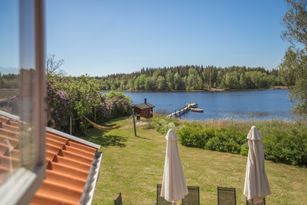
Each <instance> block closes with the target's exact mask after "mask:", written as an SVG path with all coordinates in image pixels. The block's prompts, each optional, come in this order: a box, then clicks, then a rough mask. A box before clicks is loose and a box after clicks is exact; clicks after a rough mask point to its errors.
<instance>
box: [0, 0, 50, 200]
mask: <svg viewBox="0 0 307 205" xmlns="http://www.w3.org/2000/svg"><path fill="white" fill-rule="evenodd" d="M29 4H30V6H29ZM32 6H33V7H32ZM29 8H30V9H29ZM19 16H20V22H19V24H20V31H19V35H20V41H21V42H20V47H22V46H23V42H22V41H23V40H22V37H21V36H22V35H23V32H24V29H25V28H26V29H28V27H27V26H28V25H23V24H25V23H26V21H28V20H29V19H27V18H28V16H31V17H33V19H31V20H34V21H31V20H30V22H32V23H33V24H32V25H30V27H31V29H33V30H32V33H33V35H34V36H33V39H34V42H33V43H34V45H33V49H34V56H33V57H34V59H31V60H32V61H33V62H34V66H35V74H34V76H33V81H34V82H35V84H36V86H34V92H33V93H34V96H35V98H34V101H33V107H32V109H33V110H32V113H33V114H32V119H33V122H34V123H35V125H36V126H34V127H33V138H34V139H35V140H36V142H37V144H36V146H38V153H37V154H38V156H37V160H36V163H35V165H34V167H33V168H32V169H31V170H29V169H25V168H23V167H19V168H17V170H16V171H15V172H14V173H13V174H12V175H11V176H10V177H9V178H8V179H7V180H6V181H5V182H4V183H3V184H2V185H1V186H0V204H6V205H11V204H12V205H14V204H28V203H29V202H30V201H31V200H32V198H33V196H34V194H35V193H36V191H37V189H38V188H39V187H40V185H41V184H42V182H43V180H44V177H45V125H46V123H45V122H46V114H45V111H46V109H45V96H46V90H45V89H46V83H45V41H44V36H45V35H44V25H45V22H44V0H19ZM31 17H29V18H31ZM28 22H29V21H28ZM20 51H21V52H20V59H21V58H22V55H25V54H24V53H22V52H24V51H25V49H22V48H20ZM21 66H22V65H21ZM21 75H22V73H21ZM21 77H22V76H21ZM21 86H22V85H21ZM2 114H3V113H2ZM7 117H12V118H14V117H13V116H11V115H8V116H7ZM15 118H17V117H15ZM33 122H32V123H33Z"/></svg>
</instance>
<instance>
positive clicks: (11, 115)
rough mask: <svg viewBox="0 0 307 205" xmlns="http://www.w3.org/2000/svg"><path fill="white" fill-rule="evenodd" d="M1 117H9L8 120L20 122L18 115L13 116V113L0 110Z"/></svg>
mask: <svg viewBox="0 0 307 205" xmlns="http://www.w3.org/2000/svg"><path fill="white" fill-rule="evenodd" d="M0 115H3V116H4V117H7V118H10V119H13V120H19V119H20V118H19V116H17V115H13V114H11V113H8V112H4V111H2V110H0Z"/></svg>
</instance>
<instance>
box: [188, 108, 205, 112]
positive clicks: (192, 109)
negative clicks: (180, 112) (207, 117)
mask: <svg viewBox="0 0 307 205" xmlns="http://www.w3.org/2000/svg"><path fill="white" fill-rule="evenodd" d="M190 110H191V111H192V112H204V109H201V108H196V107H195V108H194V107H191V108H190Z"/></svg>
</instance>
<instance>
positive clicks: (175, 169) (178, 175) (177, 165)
mask: <svg viewBox="0 0 307 205" xmlns="http://www.w3.org/2000/svg"><path fill="white" fill-rule="evenodd" d="M165 138H166V154H165V162H164V171H163V179H162V187H161V196H162V197H163V198H164V199H165V200H166V201H169V202H172V203H175V202H176V201H179V200H181V199H183V198H184V197H185V196H186V195H187V194H188V189H187V186H186V182H185V178H184V174H183V169H182V165H181V161H180V157H179V152H178V147H177V137H176V134H175V133H174V131H173V130H172V129H169V130H168V132H167V134H166V136H165Z"/></svg>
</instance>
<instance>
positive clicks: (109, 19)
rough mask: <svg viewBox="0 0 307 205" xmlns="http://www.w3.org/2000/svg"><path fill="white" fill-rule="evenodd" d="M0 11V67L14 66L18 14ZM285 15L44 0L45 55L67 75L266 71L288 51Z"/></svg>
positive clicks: (262, 8) (261, 2)
mask: <svg viewBox="0 0 307 205" xmlns="http://www.w3.org/2000/svg"><path fill="white" fill-rule="evenodd" d="M15 2H16V1H15ZM15 6H16V5H15ZM0 8H1V9H0V10H1V12H0V33H2V36H1V37H0V45H3V46H1V48H0V60H1V61H0V67H14V66H16V59H18V52H17V51H18V41H17V39H18V36H17V34H16V32H17V31H18V27H17V25H18V21H17V10H16V11H15V9H14V1H12V0H2V1H1V2H0ZM286 9H287V5H286V3H285V1H283V0H280V1H267V0H258V1H246V0H233V1H229V0H219V1H213V0H211V1H209V0H199V1H197V0H185V1H179V0H176V1H175V0H121V1H119V0H108V1H106V0H46V23H47V24H46V45H47V47H46V50H47V54H48V55H50V54H55V55H56V56H57V58H63V59H64V61H65V63H64V65H63V67H62V69H63V70H64V71H65V72H66V73H67V74H70V75H80V74H85V73H87V74H89V75H106V74H111V73H122V72H132V71H136V70H139V69H141V68H142V67H159V66H161V67H162V66H175V65H186V64H194V65H216V66H231V65H245V66H263V67H265V68H267V69H271V68H276V67H277V66H278V65H279V64H280V62H281V60H282V57H283V55H284V52H285V50H286V49H287V47H288V43H286V42H285V41H283V40H282V39H281V37H280V35H281V32H282V31H283V29H284V28H283V25H282V16H283V15H284V13H285V11H286ZM2 10H6V12H2ZM8 11H11V12H8ZM5 19H6V20H5ZM5 26H6V27H5ZM16 27H17V28H16ZM14 32H15V33H14ZM7 51H9V52H7Z"/></svg>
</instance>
